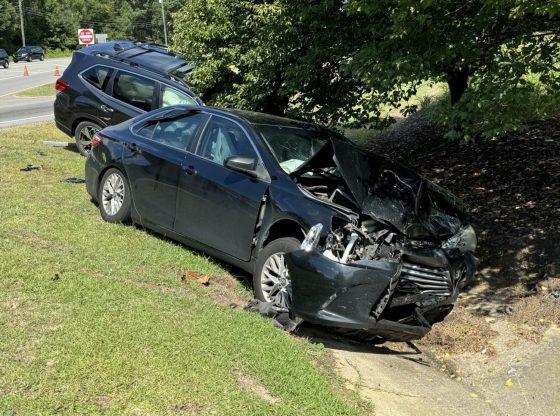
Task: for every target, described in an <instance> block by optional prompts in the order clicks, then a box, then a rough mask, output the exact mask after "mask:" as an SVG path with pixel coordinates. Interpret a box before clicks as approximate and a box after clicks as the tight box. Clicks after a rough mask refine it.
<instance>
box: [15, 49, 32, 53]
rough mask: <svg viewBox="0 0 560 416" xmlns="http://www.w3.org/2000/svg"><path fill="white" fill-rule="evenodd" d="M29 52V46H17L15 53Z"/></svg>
mask: <svg viewBox="0 0 560 416" xmlns="http://www.w3.org/2000/svg"><path fill="white" fill-rule="evenodd" d="M22 52H29V48H19V49H18V51H17V52H16V53H22Z"/></svg>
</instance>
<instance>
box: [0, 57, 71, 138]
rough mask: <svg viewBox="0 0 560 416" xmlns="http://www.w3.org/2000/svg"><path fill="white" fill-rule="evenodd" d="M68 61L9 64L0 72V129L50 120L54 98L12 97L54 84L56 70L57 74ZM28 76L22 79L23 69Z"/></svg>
mask: <svg viewBox="0 0 560 416" xmlns="http://www.w3.org/2000/svg"><path fill="white" fill-rule="evenodd" d="M70 59H71V58H54V59H46V60H44V61H43V62H41V61H33V62H18V63H13V62H10V67H9V68H8V69H4V68H0V128H1V127H7V126H13V125H18V124H26V123H31V122H36V121H45V120H52V118H53V109H52V106H53V101H54V97H32V98H30V97H16V96H15V93H16V92H18V91H22V90H25V89H28V88H33V87H37V86H39V85H44V84H48V83H51V82H55V81H56V79H57V77H56V76H55V75H54V73H55V69H56V67H58V68H59V70H60V73H61V74H62V72H63V71H64V69H66V67H67V66H68V64H69V63H70ZM25 66H26V67H27V70H28V72H29V76H24V75H23V71H24V67H25Z"/></svg>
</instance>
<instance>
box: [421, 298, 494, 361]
mask: <svg viewBox="0 0 560 416" xmlns="http://www.w3.org/2000/svg"><path fill="white" fill-rule="evenodd" d="M496 335H497V332H496V331H494V330H493V329H492V328H491V327H490V324H489V322H487V321H486V320H485V318H482V317H479V316H473V315H472V314H471V313H470V312H469V311H468V310H467V309H465V308H464V307H461V306H458V307H457V308H455V310H454V311H453V314H452V315H451V316H450V317H449V318H448V319H446V320H444V321H443V322H440V323H438V324H436V325H434V327H433V329H432V331H431V332H429V333H428V335H426V336H425V337H424V338H423V339H421V340H420V341H418V345H420V346H422V347H427V348H431V349H432V350H433V351H434V352H435V353H437V354H440V355H443V354H462V353H465V352H481V351H484V350H486V351H487V352H488V353H489V354H491V353H493V350H494V349H493V344H492V340H493V339H494V337H495V336H496Z"/></svg>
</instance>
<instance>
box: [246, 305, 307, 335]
mask: <svg viewBox="0 0 560 416" xmlns="http://www.w3.org/2000/svg"><path fill="white" fill-rule="evenodd" d="M243 309H244V310H246V311H249V312H258V313H259V314H261V315H262V316H265V317H267V318H271V319H272V320H273V322H274V326H275V327H277V328H280V329H284V330H286V331H288V332H292V331H294V330H295V329H296V328H297V327H298V325H299V324H300V323H302V322H303V320H302V319H301V318H297V317H296V318H294V319H291V318H290V311H289V310H288V309H286V308H282V307H278V306H276V305H274V304H273V303H272V302H263V301H261V300H259V299H251V300H250V301H249V302H247V304H246V305H245V307H244V308H243Z"/></svg>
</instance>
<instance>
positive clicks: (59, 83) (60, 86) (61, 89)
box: [54, 78, 70, 92]
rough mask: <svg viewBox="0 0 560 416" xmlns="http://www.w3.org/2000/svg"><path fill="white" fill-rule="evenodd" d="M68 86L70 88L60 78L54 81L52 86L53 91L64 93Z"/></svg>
mask: <svg viewBox="0 0 560 416" xmlns="http://www.w3.org/2000/svg"><path fill="white" fill-rule="evenodd" d="M69 86H70V84H68V83H67V82H66V81H64V80H63V79H62V78H59V79H57V80H56V84H55V85H54V89H55V90H56V92H64V91H66V90H67V89H68V87H69Z"/></svg>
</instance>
